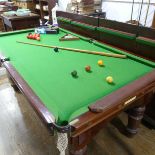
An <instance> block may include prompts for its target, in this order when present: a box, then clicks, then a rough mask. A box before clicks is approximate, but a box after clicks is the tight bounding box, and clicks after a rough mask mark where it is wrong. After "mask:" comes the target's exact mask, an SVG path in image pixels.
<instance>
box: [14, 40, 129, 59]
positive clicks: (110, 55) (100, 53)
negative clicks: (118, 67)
mask: <svg viewBox="0 0 155 155" xmlns="http://www.w3.org/2000/svg"><path fill="white" fill-rule="evenodd" d="M17 43H21V44H28V45H34V46H41V47H47V48H58V49H62V50H68V51H73V52H80V53H87V54H94V55H102V56H108V57H115V58H127V56H126V55H122V54H112V53H105V52H97V51H89V50H81V49H74V48H66V47H58V46H51V45H43V44H35V43H29V42H22V41H17Z"/></svg>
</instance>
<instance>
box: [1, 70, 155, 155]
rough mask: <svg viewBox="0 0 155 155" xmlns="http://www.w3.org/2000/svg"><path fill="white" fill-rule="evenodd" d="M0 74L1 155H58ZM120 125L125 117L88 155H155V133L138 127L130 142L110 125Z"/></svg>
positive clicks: (30, 111) (95, 141) (103, 133)
mask: <svg viewBox="0 0 155 155" xmlns="http://www.w3.org/2000/svg"><path fill="white" fill-rule="evenodd" d="M0 70H1V69H0ZM1 73H2V74H3V70H1V71H0V155H58V154H59V153H58V151H57V149H56V145H55V141H56V136H55V137H52V136H50V134H49V132H48V131H47V129H46V128H45V127H44V125H43V124H42V122H41V121H40V119H39V118H38V116H37V115H36V114H35V112H34V110H33V109H32V108H31V106H30V105H29V103H28V102H27V100H26V99H25V98H24V97H23V95H22V94H21V93H19V92H16V93H15V92H14V90H13V88H12V87H11V86H10V84H9V82H8V80H7V78H6V76H5V75H1ZM121 121H123V122H126V114H125V113H122V114H121V115H120V116H119V117H117V118H116V119H115V120H114V121H113V122H112V123H109V124H108V126H107V127H106V128H104V129H102V130H101V132H100V133H99V134H97V135H96V137H94V139H93V141H92V142H91V144H90V145H89V146H88V155H155V130H151V129H148V128H146V127H145V126H143V125H141V128H140V131H139V134H138V135H136V136H135V137H134V138H132V139H129V138H127V137H125V136H124V135H122V134H120V133H119V131H118V129H117V128H116V127H115V126H114V125H113V124H116V125H119V126H120V125H121V123H120V122H121Z"/></svg>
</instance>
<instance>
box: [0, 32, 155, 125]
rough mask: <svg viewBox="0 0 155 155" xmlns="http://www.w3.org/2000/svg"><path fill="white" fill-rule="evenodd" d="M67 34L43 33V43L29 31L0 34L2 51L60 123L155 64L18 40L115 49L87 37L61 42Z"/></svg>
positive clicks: (100, 49) (136, 59) (74, 46)
mask: <svg viewBox="0 0 155 155" xmlns="http://www.w3.org/2000/svg"><path fill="white" fill-rule="evenodd" d="M20 32H22V31H20ZM66 33H68V31H67V32H65V31H64V30H63V31H60V33H59V34H53V35H46V34H43V35H41V41H40V42H38V41H35V40H29V39H27V38H26V36H27V34H28V32H26V31H23V32H22V33H18V32H15V33H8V34H3V35H0V51H1V52H2V53H3V54H4V55H5V56H8V57H10V62H11V64H12V65H13V66H14V67H15V68H16V69H17V71H18V72H19V73H20V74H21V76H22V77H23V78H24V79H25V80H26V81H27V83H28V84H29V85H30V86H31V88H32V89H33V90H34V92H35V93H36V94H37V95H38V96H39V98H40V99H41V100H42V101H43V103H44V104H45V105H46V107H47V108H48V109H49V111H50V112H52V113H53V114H54V116H55V117H56V120H57V123H59V124H61V123H62V122H63V121H70V120H72V119H74V118H75V117H77V116H79V115H80V114H82V113H84V112H86V111H88V105H90V104H92V103H95V102H96V101H97V100H98V99H100V98H101V97H104V96H105V95H108V94H109V93H112V92H113V91H115V90H117V89H118V88H120V87H122V86H124V85H126V84H128V83H130V82H132V81H134V80H136V79H138V78H139V77H141V76H142V75H144V74H145V73H147V72H149V71H151V70H152V69H153V68H154V66H155V64H154V63H150V62H148V61H143V59H140V58H136V57H132V56H131V55H129V57H128V58H127V59H119V58H112V57H105V56H99V55H91V54H83V53H75V52H71V51H65V50H59V52H54V49H51V48H45V47H37V46H32V45H24V44H19V43H17V42H16V41H17V40H18V41H25V42H33V43H40V44H47V45H54V46H62V47H70V48H78V49H86V50H94V51H101V52H102V51H103V52H110V49H112V48H110V47H109V50H108V46H106V45H105V46H104V45H103V47H101V44H98V43H95V45H94V44H90V43H89V42H87V41H85V40H83V39H80V40H76V41H66V42H60V41H59V38H61V37H63V36H64V35H65V34H66ZM98 45H100V46H98ZM112 50H113V51H115V49H112ZM120 52H121V51H120ZM122 53H123V52H122ZM123 54H124V53H123ZM98 60H103V61H104V66H103V67H99V66H98V64H97V61H98ZM86 65H90V66H91V69H92V72H91V73H88V72H86V71H85V66H86ZM73 70H76V71H77V73H78V78H73V77H72V75H71V72H72V71H73ZM107 76H112V77H113V79H114V84H108V83H107V82H106V80H105V79H106V77H107ZM122 93H123V92H122Z"/></svg>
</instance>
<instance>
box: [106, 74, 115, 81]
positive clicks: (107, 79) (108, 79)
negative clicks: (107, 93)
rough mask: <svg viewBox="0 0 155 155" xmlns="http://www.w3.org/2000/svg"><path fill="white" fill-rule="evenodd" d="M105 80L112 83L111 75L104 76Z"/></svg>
mask: <svg viewBox="0 0 155 155" xmlns="http://www.w3.org/2000/svg"><path fill="white" fill-rule="evenodd" d="M106 81H107V82H108V83H113V81H114V80H113V78H112V77H111V76H108V77H107V78H106Z"/></svg>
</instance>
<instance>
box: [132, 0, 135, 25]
mask: <svg viewBox="0 0 155 155" xmlns="http://www.w3.org/2000/svg"><path fill="white" fill-rule="evenodd" d="M134 4H135V0H133V1H132V10H131V23H132V16H133V8H134Z"/></svg>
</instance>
